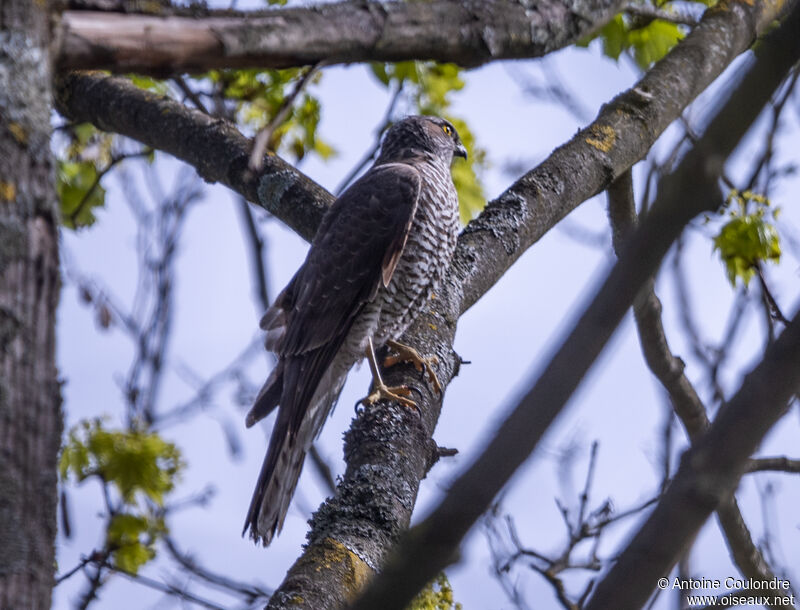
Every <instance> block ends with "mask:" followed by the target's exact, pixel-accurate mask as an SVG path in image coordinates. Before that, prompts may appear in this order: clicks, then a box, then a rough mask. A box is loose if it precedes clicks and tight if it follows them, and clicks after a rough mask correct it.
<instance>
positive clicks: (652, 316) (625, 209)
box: [608, 170, 789, 607]
mask: <svg viewBox="0 0 800 610" xmlns="http://www.w3.org/2000/svg"><path fill="white" fill-rule="evenodd" d="M631 173H632V172H631V171H630V170H628V171H627V172H625V173H624V174H623V175H622V176H620V177H619V178H618V179H617V180H616V181H615V182H614V184H612V185H611V186H610V187H609V189H608V215H609V218H610V220H611V227H612V230H613V235H614V250H615V251H616V252H617V254H618V255H619V253H620V252H621V251H622V249H623V245H624V242H625V239H627V237H628V236H629V235H630V234H631V233H633V231H634V230H635V228H636V225H637V218H636V206H635V203H634V197H633V180H632V175H631ZM633 314H634V318H635V319H636V329H637V332H638V333H639V341H640V343H641V346H642V352H643V353H644V356H645V361H646V362H647V366H648V368H650V370H651V371H652V373H653V374H654V375H655V376H656V378H658V380H659V381H660V382H661V385H663V386H664V388H665V389H666V390H667V393H668V394H669V397H670V400H671V401H672V405H673V408H674V409H675V413H676V414H677V415H678V418H679V419H680V420H681V422H682V423H683V426H684V428H686V432H687V434H688V436H689V439H690V440H691V442H692V444H695V443H697V442H698V441H699V440H700V439H701V438H702V436H703V434H705V432H706V431H707V429H708V426H709V421H708V415H707V412H706V407H705V405H704V404H703V402H702V401H701V400H700V397H699V396H698V395H697V392H696V391H695V389H694V386H693V385H692V383H691V382H690V381H689V379H688V378H687V377H686V375H685V374H684V363H683V361H682V360H681V359H680V358H678V357H677V356H674V355H673V354H672V351H671V350H670V348H669V344H668V343H667V337H666V333H665V332H664V326H663V324H662V321H661V301H660V300H659V298H658V297H657V296H656V293H655V280H654V278H653V277H650V278H648V280H647V281H646V282H645V284H644V286H643V287H642V290H641V291H640V292H639V295H638V296H637V297H636V300H635V301H634V303H633ZM753 463H754V460H750V462H749V467H748V470H749V471H750V472H752V471H753V468H752V466H753ZM772 463H773V462H770V464H772ZM717 516H718V518H719V522H720V526H721V527H722V531H723V533H724V535H725V540H726V542H727V544H728V547H729V549H730V551H731V556H732V557H733V560H734V561H735V563H736V565H737V566H738V567H739V570H740V571H741V572H742V574H743V575H744V576H745V577H747V578H750V579H754V580H762V581H770V580H772V579H774V578H775V574H774V573H773V572H772V570H771V569H770V566H769V565H768V564H767V561H766V560H765V559H764V556H763V554H762V553H761V551H760V550H759V549H758V547H757V546H756V545H755V543H754V542H753V538H752V536H751V535H750V530H749V528H748V527H747V524H746V523H745V521H744V517H743V516H742V513H741V511H740V510H739V505H738V503H737V502H736V497H735V496H734V495H731V496H730V497H728V498H725V499H724V500H723V501H722V502H721V503H720V505H719V507H718V508H717ZM775 597H776V598H778V597H780V598H781V600H782V601H783V600H786V602H787V603H786V604H783V603H782V604H781V606H780V607H786V605H787V604H788V603H789V596H788V595H787V596H786V597H783V595H782V593H781V592H777V593H776V595H775ZM770 607H777V606H770Z"/></svg>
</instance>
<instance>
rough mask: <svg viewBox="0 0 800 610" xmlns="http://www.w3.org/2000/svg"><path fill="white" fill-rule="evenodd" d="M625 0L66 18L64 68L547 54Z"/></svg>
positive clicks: (169, 69) (471, 61) (472, 59)
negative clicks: (192, 15)
mask: <svg viewBox="0 0 800 610" xmlns="http://www.w3.org/2000/svg"><path fill="white" fill-rule="evenodd" d="M622 4H623V2H621V1H620V0H542V1H539V2H536V3H535V5H534V3H529V2H512V1H510V0H469V1H466V2H462V1H457V0H437V1H435V2H341V3H334V4H327V5H320V6H312V7H307V8H285V9H279V10H273V11H269V12H262V13H259V14H255V15H249V16H247V17H241V16H236V17H232V16H211V17H203V18H202V19H195V18H191V17H181V16H173V15H168V16H152V15H126V14H115V13H103V12H96V11H95V12H81V11H71V12H66V13H65V14H64V16H63V21H62V24H63V29H62V36H61V40H62V44H61V47H60V51H59V56H58V65H59V67H60V68H63V69H87V68H102V69H107V70H113V71H117V72H131V71H135V72H150V73H157V74H162V75H163V74H169V73H175V72H192V71H206V70H208V69H210V68H221V67H228V68H230V67H259V68H286V67H290V66H298V65H304V64H315V63H317V62H319V61H323V60H324V61H325V62H326V63H328V64H336V63H349V62H357V61H399V60H403V59H408V58H409V57H413V58H415V59H435V60H438V61H446V62H456V63H459V64H462V65H466V66H476V65H480V64H482V63H485V62H488V61H492V60H496V59H513V58H521V57H538V56H541V55H544V54H545V53H549V52H550V51H553V50H555V49H558V48H561V47H564V46H566V45H568V44H571V43H573V42H575V41H576V40H577V39H578V38H580V37H581V36H584V35H586V34H588V33H589V32H591V31H592V30H594V29H595V28H597V27H599V26H601V25H603V24H604V23H605V22H606V21H608V19H610V18H611V16H612V15H613V14H614V13H615V12H616V11H618V10H620V8H621V7H622Z"/></svg>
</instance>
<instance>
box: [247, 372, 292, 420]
mask: <svg viewBox="0 0 800 610" xmlns="http://www.w3.org/2000/svg"><path fill="white" fill-rule="evenodd" d="M282 391H283V362H279V363H278V364H277V366H276V367H275V368H274V369H272V372H271V373H270V375H269V377H267V380H266V381H265V382H264V385H263V386H261V390H259V392H258V396H256V401H255V403H253V406H252V407H251V408H250V411H248V413H247V417H246V418H245V420H244V424H245V426H247V427H248V428H250V427H252V426H253V425H254V424H255V423H257V422H259V421H261V420H262V419H264V418H265V417H266V416H267V415H269V414H270V413H272V411H273V410H274V409H275V407H277V406H278V403H279V402H280V399H281V392H282Z"/></svg>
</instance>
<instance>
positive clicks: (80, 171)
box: [56, 160, 106, 229]
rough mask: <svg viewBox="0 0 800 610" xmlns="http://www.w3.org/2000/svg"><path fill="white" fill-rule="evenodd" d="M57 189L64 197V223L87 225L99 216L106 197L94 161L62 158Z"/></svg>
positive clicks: (61, 196) (60, 195) (62, 212)
mask: <svg viewBox="0 0 800 610" xmlns="http://www.w3.org/2000/svg"><path fill="white" fill-rule="evenodd" d="M56 192H57V193H58V197H59V199H60V200H61V219H62V224H63V225H64V226H65V227H68V228H70V229H77V228H80V227H87V226H90V225H92V224H94V222H95V221H96V220H97V218H96V217H95V210H96V208H99V207H102V206H103V205H104V204H105V201H106V190H105V189H104V188H103V187H102V186H101V185H100V182H99V180H98V172H97V168H96V167H95V164H94V162H93V161H61V160H59V161H58V180H57V182H56Z"/></svg>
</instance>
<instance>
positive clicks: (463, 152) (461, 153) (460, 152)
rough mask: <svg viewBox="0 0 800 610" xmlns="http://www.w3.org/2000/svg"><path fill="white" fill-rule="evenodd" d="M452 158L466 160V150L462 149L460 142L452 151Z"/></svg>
mask: <svg viewBox="0 0 800 610" xmlns="http://www.w3.org/2000/svg"><path fill="white" fill-rule="evenodd" d="M453 156H454V157H461V158H463V159H466V158H467V149H466V148H464V145H463V144H462V143H461V142H459V143H458V146H456V149H455V150H454V151H453Z"/></svg>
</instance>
